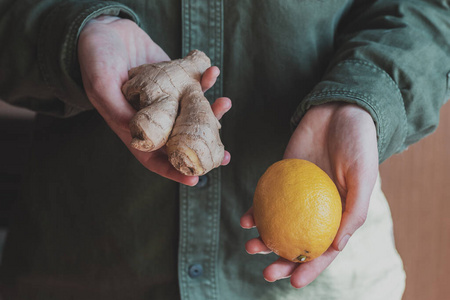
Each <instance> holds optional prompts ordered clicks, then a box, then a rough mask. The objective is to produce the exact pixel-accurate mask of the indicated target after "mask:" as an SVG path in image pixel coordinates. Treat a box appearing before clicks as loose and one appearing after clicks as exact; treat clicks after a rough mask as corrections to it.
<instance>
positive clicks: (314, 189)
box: [253, 159, 342, 262]
mask: <svg viewBox="0 0 450 300" xmlns="http://www.w3.org/2000/svg"><path fill="white" fill-rule="evenodd" d="M253 213H254V215H253V216H254V220H255V224H256V228H257V229H258V232H259V234H260V237H261V239H262V240H263V242H264V243H265V244H266V246H267V247H268V248H269V249H270V250H272V251H273V252H274V253H276V254H278V255H279V256H281V257H283V258H286V259H288V260H290V261H293V262H306V261H310V260H313V259H314V258H316V257H319V256H320V255H322V254H323V253H324V252H325V251H326V250H327V249H328V248H329V247H330V245H331V243H332V242H333V240H334V238H335V236H336V233H337V231H338V229H339V225H340V222H341V216H342V203H341V197H340V195H339V192H338V190H337V188H336V185H335V184H334V182H333V181H332V180H331V179H330V177H329V176H328V175H327V174H326V173H325V172H324V171H323V170H322V169H320V168H319V167H318V166H316V165H315V164H313V163H311V162H309V161H306V160H302V159H284V160H281V161H278V162H276V163H274V164H273V165H271V166H270V167H269V168H268V169H267V171H266V172H265V173H264V174H263V175H262V176H261V178H260V179H259V181H258V184H257V186H256V191H255V195H254V198H253Z"/></svg>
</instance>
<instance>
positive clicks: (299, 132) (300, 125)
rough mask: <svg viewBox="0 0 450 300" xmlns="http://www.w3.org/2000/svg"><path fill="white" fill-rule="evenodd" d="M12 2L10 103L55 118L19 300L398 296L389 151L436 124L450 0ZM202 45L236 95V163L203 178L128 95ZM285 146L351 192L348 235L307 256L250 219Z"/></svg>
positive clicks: (210, 87) (5, 52) (210, 83)
mask: <svg viewBox="0 0 450 300" xmlns="http://www.w3.org/2000/svg"><path fill="white" fill-rule="evenodd" d="M0 8H1V9H0V14H1V22H0V45H1V46H0V51H1V52H0V98H2V99H4V100H6V101H8V102H9V103H12V104H14V105H18V106H23V107H27V108H29V109H32V110H34V111H36V112H39V113H40V114H39V115H38V117H37V120H36V128H35V132H34V139H33V149H32V151H31V154H30V158H29V163H28V165H29V167H28V171H27V175H26V178H25V179H24V183H23V188H22V195H21V199H20V201H18V202H17V203H16V207H15V211H14V215H13V218H12V224H11V227H10V230H9V234H8V239H7V243H6V246H5V250H4V256H3V258H2V264H1V270H0V271H1V293H2V296H3V298H4V299H180V298H181V299H340V300H341V299H401V295H402V293H403V289H404V278H405V275H404V271H403V267H402V262H401V259H400V258H399V256H398V253H397V251H396V250H395V245H394V241H393V239H392V220H391V217H390V213H389V208H388V205H387V202H386V200H385V198H384V196H383V194H382V192H381V190H380V182H379V180H377V176H378V175H377V174H378V165H379V164H380V163H381V162H383V161H384V160H386V159H387V158H389V157H390V156H391V155H393V154H394V153H398V152H401V151H402V150H404V149H405V148H406V147H408V145H410V144H412V143H414V142H416V141H418V140H420V139H421V138H423V137H424V136H425V135H427V134H429V133H431V132H432V131H433V130H434V129H435V128H436V126H437V124H438V117H439V109H440V107H441V106H442V105H443V103H444V102H445V101H446V99H448V97H449V89H450V87H449V86H450V85H449V76H448V74H449V71H450V70H449V66H450V56H449V55H448V53H449V50H450V28H449V26H448V16H449V13H450V8H449V3H448V1H445V0H427V1H419V0H413V1H402V0H370V1H359V0H357V1H344V0H338V1H327V2H324V1H307V0H305V1H242V0H240V1H236V0H226V1H221V0H214V1H202V0H185V1H174V0H172V1H153V0H148V1H142V0H127V1H125V0H124V1H117V2H112V1H96V0H86V1H75V0H68V1H56V0H41V1H26V0H22V1H12V0H3V1H2V2H0ZM192 49H200V50H203V51H204V52H205V53H206V54H207V55H208V56H209V57H210V58H211V60H212V64H213V65H214V66H216V67H212V68H210V69H208V70H207V72H205V74H204V76H203V78H202V87H203V88H204V90H205V91H206V90H207V91H206V93H205V95H206V96H207V98H208V99H209V101H210V102H211V103H212V108H213V110H214V112H215V114H216V116H217V117H218V118H221V117H222V116H223V115H224V114H225V113H226V112H227V111H228V110H229V109H230V107H231V100H232V101H233V108H232V109H231V110H229V112H227V113H226V115H225V116H224V117H223V119H222V130H221V136H222V140H223V143H224V145H225V147H226V149H227V151H229V152H227V155H226V157H225V159H224V161H223V164H224V165H226V166H223V167H220V168H217V169H214V170H212V171H211V172H209V173H208V174H207V175H204V176H202V177H187V176H184V175H181V174H179V173H177V172H176V171H174V169H172V168H171V167H170V165H169V164H168V162H167V157H166V156H165V153H164V150H161V151H157V152H154V153H142V152H138V151H136V150H133V149H130V146H129V140H130V137H129V129H128V122H129V120H130V118H131V117H132V115H133V114H134V111H133V109H131V107H130V105H129V104H128V103H127V102H126V100H125V99H124V97H123V95H122V93H121V90H120V88H121V86H122V84H123V83H124V82H125V81H126V80H127V78H128V77H127V71H128V70H129V69H130V68H131V67H134V66H138V65H140V64H143V63H153V62H159V61H164V60H169V59H174V58H179V57H182V56H184V55H186V54H187V53H188V52H189V51H190V50H192ZM219 72H220V75H219ZM224 96H226V97H229V98H225V97H224ZM216 99H217V100H216ZM230 99H231V100H230ZM214 100H216V101H214ZM61 117H63V118H61ZM229 153H231V155H232V156H233V158H232V160H231V161H230V159H231V158H230V154H229ZM283 157H284V158H303V159H307V160H309V161H312V162H314V163H316V164H317V165H318V166H319V167H321V168H322V169H324V170H325V171H326V172H327V173H328V174H329V175H330V176H331V178H332V179H333V180H334V181H335V183H336V185H337V187H338V189H339V192H340V194H341V197H342V200H343V207H344V211H343V218H342V222H341V227H340V229H339V232H338V234H337V236H336V239H335V241H334V242H333V244H332V246H331V247H330V249H329V250H328V251H327V252H326V253H325V254H324V255H322V256H321V257H320V258H317V259H316V260H314V261H312V262H309V263H305V264H294V263H291V262H287V261H285V260H283V259H279V258H277V257H276V256H275V255H274V254H270V253H269V252H270V251H269V250H268V249H267V248H266V246H265V245H264V244H263V243H262V241H261V240H259V239H258V234H257V231H256V230H243V229H242V228H241V227H243V228H252V227H253V226H254V222H253V218H252V210H251V204H252V196H253V192H254V189H255V187H256V183H257V180H258V178H259V177H260V176H261V175H262V173H263V172H264V171H265V169H266V168H267V167H268V166H269V165H270V164H272V163H273V162H275V161H277V160H280V159H282V158H283ZM249 208H250V209H249ZM246 211H247V212H246ZM350 237H351V238H350ZM244 245H245V247H244ZM247 252H248V253H247ZM249 253H250V254H257V253H261V254H266V255H249ZM287 277H290V280H286V279H284V278H287ZM264 279H265V280H264Z"/></svg>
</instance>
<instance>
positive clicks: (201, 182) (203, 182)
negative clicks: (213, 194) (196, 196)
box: [196, 175, 208, 188]
mask: <svg viewBox="0 0 450 300" xmlns="http://www.w3.org/2000/svg"><path fill="white" fill-rule="evenodd" d="M207 183H208V176H206V175H202V176H200V177H199V178H198V182H197V185H196V187H198V188H202V187H205V186H206V184H207Z"/></svg>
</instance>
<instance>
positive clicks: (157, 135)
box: [122, 50, 224, 176]
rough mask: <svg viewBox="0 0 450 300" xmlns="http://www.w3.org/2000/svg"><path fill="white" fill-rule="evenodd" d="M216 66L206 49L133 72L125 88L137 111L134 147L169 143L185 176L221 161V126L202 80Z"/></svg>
mask: <svg viewBox="0 0 450 300" xmlns="http://www.w3.org/2000/svg"><path fill="white" fill-rule="evenodd" d="M210 66H211V62H210V59H209V58H208V57H207V56H206V55H205V53H203V52H201V51H199V50H193V51H191V52H190V53H189V54H188V55H187V56H186V57H185V58H182V59H177V60H172V61H167V62H160V63H156V64H146V65H141V66H139V67H136V68H133V69H131V70H130V71H129V72H128V76H129V80H128V81H127V82H126V83H125V84H124V85H123V87H122V92H123V94H124V95H125V98H126V99H127V100H128V101H129V102H130V104H131V105H132V106H133V107H134V108H135V109H136V110H137V113H136V115H135V116H134V117H133V118H132V119H131V121H130V131H131V136H132V138H133V139H132V141H131V146H132V147H133V148H136V149H138V150H141V151H146V152H151V151H155V150H157V149H159V148H161V147H162V146H164V145H167V155H168V157H169V161H170V162H171V164H172V165H173V166H174V167H175V168H176V169H177V170H178V171H180V172H181V173H183V174H185V175H190V176H193V175H203V174H205V173H207V172H209V171H210V170H212V169H213V168H216V167H218V166H220V164H221V162H222V160H223V157H224V146H223V144H222V142H221V140H220V135H219V129H220V127H221V126H220V123H219V121H218V120H217V118H216V117H215V116H214V113H213V111H212V109H211V105H210V104H209V102H208V100H207V99H206V98H205V96H204V95H203V91H202V87H201V85H200V80H201V77H202V74H203V73H204V72H205V70H206V69H207V68H209V67H210Z"/></svg>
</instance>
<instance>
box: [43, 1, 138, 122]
mask: <svg viewBox="0 0 450 300" xmlns="http://www.w3.org/2000/svg"><path fill="white" fill-rule="evenodd" d="M100 15H111V16H118V17H121V18H126V19H130V20H132V21H134V22H136V23H137V24H138V25H139V18H138V16H137V15H136V14H135V13H134V12H133V11H132V10H131V9H130V8H128V7H127V6H125V5H123V4H120V3H116V2H109V1H108V2H98V1H90V2H85V1H67V2H63V3H61V4H58V5H57V6H55V8H54V9H52V11H50V13H49V14H48V16H47V17H46V19H45V21H44V22H43V24H42V27H41V29H40V34H39V42H38V48H37V55H38V63H39V68H40V71H41V73H42V76H43V78H44V80H45V82H46V83H47V85H48V86H49V87H50V88H51V89H52V90H53V92H54V95H55V96H56V97H57V98H58V99H60V100H61V101H63V102H64V104H65V105H64V112H63V115H64V116H71V115H75V114H77V113H79V112H81V111H84V110H89V109H92V108H93V107H92V104H91V103H90V101H89V99H88V98H87V96H86V93H85V92H84V89H83V84H82V80H81V72H80V67H79V63H78V56H77V42H78V37H79V35H80V33H81V30H82V29H83V28H84V26H85V25H86V23H87V22H88V21H90V20H91V19H94V18H96V17H98V16H100Z"/></svg>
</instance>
